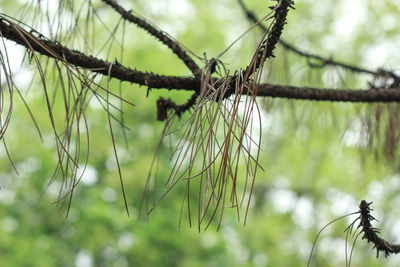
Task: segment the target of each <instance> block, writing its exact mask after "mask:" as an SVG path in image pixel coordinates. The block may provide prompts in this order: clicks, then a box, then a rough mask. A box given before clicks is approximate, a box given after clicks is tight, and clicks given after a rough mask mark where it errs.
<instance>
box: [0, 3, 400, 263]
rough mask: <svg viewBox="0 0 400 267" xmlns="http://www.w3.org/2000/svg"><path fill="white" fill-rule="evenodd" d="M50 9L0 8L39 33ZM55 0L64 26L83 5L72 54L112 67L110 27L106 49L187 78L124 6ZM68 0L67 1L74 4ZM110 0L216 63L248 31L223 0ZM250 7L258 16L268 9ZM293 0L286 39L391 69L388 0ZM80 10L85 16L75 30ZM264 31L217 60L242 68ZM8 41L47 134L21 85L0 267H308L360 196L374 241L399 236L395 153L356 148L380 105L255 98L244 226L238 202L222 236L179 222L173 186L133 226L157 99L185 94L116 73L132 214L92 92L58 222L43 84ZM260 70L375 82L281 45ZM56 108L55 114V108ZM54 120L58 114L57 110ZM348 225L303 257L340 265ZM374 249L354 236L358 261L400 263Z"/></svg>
mask: <svg viewBox="0 0 400 267" xmlns="http://www.w3.org/2000/svg"><path fill="white" fill-rule="evenodd" d="M39 2H40V3H41V5H42V6H41V7H40V8H39V7H38V3H39ZM55 2H56V1H54V2H53V1H29V0H26V1H23V0H19V1H15V0H12V1H11V0H2V1H1V2H0V9H1V12H2V13H4V14H7V15H10V16H14V17H17V18H19V19H21V20H22V21H24V22H26V23H27V24H28V25H31V26H32V27H34V28H35V29H37V30H39V31H41V32H43V33H44V34H45V35H46V33H49V31H50V30H49V29H48V28H46V27H45V26H43V25H46V21H45V19H44V18H45V17H46V14H45V10H49V12H50V15H49V16H50V17H52V16H53V17H54V14H56V12H55V10H56V9H57V4H56V3H55ZM60 2H65V6H66V7H65V10H66V12H67V15H65V16H66V17H63V16H59V19H60V20H63V19H65V20H66V18H67V17H68V12H70V13H72V12H79V11H80V12H81V13H82V14H90V16H89V15H88V16H83V15H82V16H81V17H80V21H79V23H80V24H78V25H80V26H79V27H82V28H79V27H78V30H76V31H74V32H71V34H70V36H69V35H68V34H65V33H64V37H63V38H64V39H62V40H65V42H66V44H67V46H68V47H71V48H77V49H81V50H82V51H88V52H89V53H92V54H94V55H97V56H99V57H103V58H107V59H109V60H113V59H114V58H119V57H120V55H121V47H120V46H118V45H113V46H111V48H110V49H109V47H110V46H106V47H107V48H106V49H104V48H102V46H103V44H105V43H106V40H107V38H108V37H109V36H110V32H112V31H113V29H115V27H116V25H117V24H118V23H120V26H119V27H118V29H117V30H116V33H115V39H116V40H117V41H115V43H118V42H120V43H122V36H125V37H124V40H123V43H124V50H123V54H124V57H123V60H122V63H123V64H125V65H128V66H131V67H132V68H133V67H135V68H138V69H141V70H148V71H152V72H154V73H160V74H171V75H190V73H189V72H188V70H187V69H186V68H185V66H184V65H183V64H182V63H181V62H179V60H178V59H177V58H176V57H175V56H174V55H172V53H171V52H170V51H169V50H168V49H167V48H165V47H163V46H162V45H161V44H159V43H158V42H157V41H156V40H155V39H154V38H153V37H151V36H148V35H147V34H146V33H145V32H143V31H142V30H140V29H137V28H136V27H135V26H134V25H129V24H126V25H125V26H124V27H125V28H124V27H123V26H122V24H121V22H120V21H119V17H118V15H117V14H116V13H115V12H114V11H113V10H111V9H110V8H108V7H106V6H104V4H102V3H101V1H92V2H93V3H92V5H93V10H94V11H93V10H92V11H91V12H92V13H90V12H88V7H87V4H85V3H87V2H88V1H79V0H77V1H60ZM69 2H73V8H72V4H71V5H70V6H69V5H68V4H67V3H69ZM119 2H120V4H122V5H123V6H124V7H125V8H127V9H130V8H131V9H133V10H135V11H136V12H137V13H139V14H141V15H142V16H144V17H146V18H147V19H149V20H150V21H152V22H154V23H155V24H156V25H157V26H159V27H160V28H161V29H163V30H165V31H166V32H168V33H169V34H171V35H172V36H174V37H175V38H176V39H177V40H179V41H180V42H181V43H182V44H184V45H185V46H186V47H187V48H189V49H190V50H191V51H192V52H193V53H195V54H197V55H198V56H200V57H204V56H203V53H206V56H207V58H212V57H213V56H216V55H217V54H219V53H220V52H221V51H222V50H224V49H225V48H226V47H227V46H228V45H229V44H230V43H231V42H232V41H234V40H235V39H236V38H237V37H238V36H240V34H242V33H243V32H244V31H246V30H247V29H248V28H249V27H250V24H249V23H248V21H247V19H246V18H245V16H244V15H243V12H242V10H241V9H240V7H239V5H238V4H237V2H236V1H232V0H218V1H211V0H169V1H164V0H152V1H145V0H131V1H119ZM245 3H246V4H247V5H248V6H249V8H250V9H251V10H254V12H255V13H256V14H257V15H258V16H259V17H262V16H264V15H266V14H267V13H268V12H269V9H268V7H269V6H271V5H272V4H273V3H275V2H273V3H272V2H270V1H264V0H262V1H261V0H254V1H245ZM295 6H296V10H291V11H290V15H289V19H288V24H287V25H286V27H285V30H284V33H283V37H282V38H283V39H285V40H286V41H287V42H289V43H291V44H293V45H295V46H297V47H299V48H301V49H304V50H308V51H310V52H314V53H318V54H321V55H325V56H327V57H329V56H332V57H333V58H335V59H338V60H341V61H345V62H348V63H351V64H357V65H360V66H366V67H368V68H370V69H376V68H379V67H384V68H388V69H392V70H395V71H396V70H399V66H400V54H399V53H398V51H399V48H400V36H399V34H398V29H399V23H398V17H399V15H400V7H399V5H398V3H397V1H395V0H385V1H372V0H371V1H370V0H352V1H346V0H340V1H339V0H335V1H333V0H332V1H311V0H304V1H296V3H295ZM27 7H28V8H30V9H31V11H30V12H28V13H25V14H27V15H26V16H24V17H21V16H20V14H21V9H23V8H27ZM69 8H70V9H69ZM51 12H53V13H54V14H53V15H51ZM88 17H90V18H91V20H88V21H89V22H87V24H85V18H88ZM100 21H101V22H102V23H100ZM41 25H42V26H41ZM85 25H89V27H88V28H89V30H88V33H91V34H93V37H92V36H89V38H88V39H89V40H90V41H89V42H87V43H85V42H84V41H82V40H84V38H83V37H84V33H85V31H84V30H83V29H84V27H85ZM93 25H95V26H93ZM80 29H81V30H80ZM260 36H261V32H260V31H259V30H258V29H254V30H253V31H252V32H251V33H249V34H248V35H247V36H246V37H244V38H242V39H241V40H240V41H239V42H238V43H237V44H236V45H235V46H234V47H232V49H230V50H229V51H228V52H227V53H226V54H225V55H224V56H223V57H222V58H221V60H222V61H223V62H224V63H225V66H226V68H228V69H230V70H231V71H234V70H235V69H237V68H239V67H244V66H246V65H247V64H248V62H249V60H250V59H251V57H252V53H253V52H254V49H255V47H256V46H257V43H258V42H259V41H260ZM86 37H88V36H86ZM5 42H6V47H7V51H8V53H9V55H10V57H11V58H12V60H11V63H12V68H13V70H14V73H15V81H16V83H17V85H18V87H19V89H20V92H21V94H22V95H23V96H24V99H25V100H26V101H27V103H28V105H29V107H30V109H31V111H32V113H33V115H34V116H35V118H36V120H37V123H38V125H39V126H40V129H41V132H42V136H43V142H41V140H40V137H39V135H38V132H37V130H36V129H35V125H34V124H33V122H32V120H31V118H30V115H29V113H28V112H27V109H26V107H25V106H24V104H23V102H22V101H21V99H20V98H19V97H18V96H17V95H16V94H15V96H14V110H13V114H12V121H11V124H10V126H9V128H8V130H7V133H6V135H5V137H4V140H5V141H6V143H7V148H8V150H9V152H10V154H11V157H12V159H13V162H14V163H15V165H16V168H17V170H18V173H19V174H18V175H17V174H16V172H15V171H14V169H13V167H12V165H11V164H10V161H9V160H8V157H7V154H6V151H5V149H4V146H2V147H1V148H0V186H1V190H0V266H40V267H43V266H79V267H84V266H118V267H120V266H256V267H259V266H306V265H307V261H308V258H309V255H310V252H311V247H312V244H313V241H314V238H315V237H316V235H317V233H318V231H319V230H320V229H321V228H322V227H323V226H325V225H326V224H327V223H329V222H330V221H332V220H334V219H335V218H337V217H339V216H342V215H345V214H347V213H349V212H353V211H357V210H358V204H359V202H360V201H361V200H362V199H366V200H368V201H373V202H374V204H373V208H374V209H375V211H374V214H375V215H376V217H377V218H378V219H379V223H378V222H376V225H377V226H379V227H380V228H381V229H382V232H383V235H384V237H385V238H388V239H390V240H391V241H393V242H396V241H398V242H400V225H399V222H398V218H400V210H399V208H398V207H399V205H400V198H399V194H398V193H399V190H400V177H399V175H398V172H397V170H398V166H399V165H398V163H399V162H398V161H397V160H396V157H394V159H393V160H388V159H387V158H385V157H384V156H383V153H382V151H380V150H379V149H371V148H369V147H368V142H367V141H366V140H367V137H366V135H367V133H366V131H365V128H364V122H365V120H366V117H368V116H372V115H371V114H373V113H371V112H369V110H371V109H373V108H374V107H376V106H375V105H374V104H369V105H367V104H348V103H329V102H323V103H322V102H321V103H317V102H310V101H294V100H285V99H268V98H265V99H259V100H258V101H259V104H260V107H261V108H262V130H263V137H262V140H263V143H262V151H261V156H260V162H261V165H262V167H263V168H264V169H265V171H259V173H258V175H257V179H256V185H255V189H254V195H253V201H252V203H251V206H250V210H249V216H248V220H247V224H246V226H243V221H241V222H238V221H237V218H236V213H235V210H232V211H230V210H226V211H225V214H224V218H223V220H222V226H221V229H220V230H219V231H216V228H217V227H216V226H217V225H216V223H214V224H212V225H211V227H210V228H209V229H208V230H207V231H201V232H198V229H197V228H196V227H190V226H189V224H188V223H187V220H186V218H185V216H184V217H183V220H182V226H181V228H180V230H179V229H178V223H179V217H180V206H181V201H182V197H183V195H182V194H183V189H182V188H179V187H177V188H176V190H173V191H172V192H171V193H170V194H169V195H168V196H167V197H166V198H165V199H164V200H163V201H162V202H161V203H160V204H159V205H158V207H157V208H156V209H155V210H154V211H153V212H152V213H151V214H150V216H149V217H148V218H142V219H138V213H139V208H140V202H141V198H142V192H143V188H144V184H145V180H146V178H147V175H148V172H149V169H150V165H151V161H152V159H153V156H154V153H155V151H156V149H157V145H158V142H159V138H160V134H161V131H162V129H163V123H162V122H159V121H156V100H157V99H158V97H159V96H164V97H171V98H173V99H174V100H176V101H177V102H179V103H184V102H185V100H186V99H187V98H188V97H189V96H190V92H178V91H167V90H152V91H150V93H149V95H148V96H146V93H147V92H146V91H147V88H145V87H139V86H136V85H133V84H128V83H122V84H119V83H117V82H116V81H113V82H112V85H113V86H114V88H116V89H115V90H116V92H119V90H120V89H119V88H121V92H122V96H123V97H124V98H125V99H127V100H129V101H131V102H132V103H134V104H135V106H134V107H131V106H129V105H126V104H123V110H124V121H125V125H126V126H127V128H129V129H126V131H125V132H123V131H122V130H121V129H120V128H118V127H117V124H115V136H116V146H117V149H118V155H119V158H120V161H121V170H122V175H123V179H124V183H125V189H126V193H127V201H128V204H129V210H130V213H131V214H130V217H128V216H127V214H126V212H125V208H124V203H123V198H122V194H121V187H120V181H119V177H118V171H117V165H116V162H115V157H114V153H113V148H112V141H111V137H110V134H109V132H110V129H109V127H108V122H107V115H106V113H105V112H104V109H103V107H102V106H101V105H100V104H99V102H98V100H97V99H96V98H95V97H92V99H91V100H90V102H89V105H88V107H87V119H88V122H89V127H90V132H89V136H90V156H89V162H88V167H87V170H86V172H85V173H84V175H83V178H82V181H81V182H80V184H79V186H78V187H77V189H76V191H75V193H74V198H73V200H72V206H71V208H70V212H69V216H68V218H66V217H65V215H66V209H65V206H64V207H62V208H59V207H58V206H56V205H54V204H52V203H53V202H54V201H55V200H56V199H57V196H58V189H59V186H60V184H61V181H60V179H61V178H60V179H58V180H56V181H55V182H54V183H53V184H51V186H49V187H47V183H48V182H49V179H50V178H51V177H52V174H53V171H54V168H55V166H56V163H57V153H56V147H55V141H54V136H53V134H52V130H51V127H50V123H49V117H48V112H47V109H46V107H45V104H44V103H45V102H44V93H43V89H42V86H41V84H40V81H39V79H38V77H36V76H35V75H34V73H35V66H34V63H32V62H31V63H30V62H29V57H27V56H26V54H25V50H24V49H22V48H21V47H18V46H16V45H15V44H13V43H11V42H8V41H5ZM88 47H90V49H89V48H88ZM2 49H4V48H2ZM24 56H26V57H25V59H24ZM23 59H24V63H22V64H21V61H22V60H23ZM120 62H121V61H120ZM198 62H199V63H200V64H201V61H200V60H199V61H198ZM48 75H49V76H50V77H55V76H56V73H52V71H51V70H48ZM264 76H265V77H264V81H265V82H271V83H279V84H291V85H308V86H315V87H330V88H367V87H368V85H367V82H368V81H371V77H369V76H366V75H355V74H353V73H350V72H348V71H344V70H342V69H339V68H321V69H311V68H310V67H309V65H308V62H307V60H305V59H304V58H301V57H299V56H297V55H294V54H292V53H291V52H287V51H285V50H284V49H282V48H281V47H279V46H278V47H277V50H276V59H273V60H269V61H268V62H267V64H266V66H265V70H264ZM56 80H57V79H54V82H53V81H52V80H51V79H50V78H49V80H48V83H49V85H50V86H49V90H50V92H52V91H51V90H57V89H56V88H57V82H56ZM103 82H105V81H103ZM54 101H56V104H57V101H59V100H57V97H55V100H54ZM114 101H115V103H116V104H118V105H119V104H120V102H119V101H117V100H116V99H114ZM60 104H62V103H61V102H60ZM55 106H57V105H55ZM393 107H395V108H398V106H396V105H393ZM56 111H57V108H56ZM56 114H62V108H60V110H59V113H56ZM115 114H117V115H119V114H118V113H115ZM61 118H62V115H60V117H59V118H58V119H60V120H61ZM382 127H384V126H382ZM124 136H125V137H126V138H125V137H124ZM163 153H164V152H163ZM395 153H397V154H398V152H395ZM395 155H396V154H395ZM160 158H161V160H160V165H159V175H160V176H161V177H162V176H163V175H164V176H166V175H168V173H169V170H170V168H171V164H170V163H169V161H168V154H167V153H166V152H165V154H161V155H160ZM397 158H398V157H397ZM355 218H356V216H352V217H349V218H347V219H345V220H342V221H338V222H336V223H335V224H333V225H332V226H331V227H329V229H327V230H326V231H324V232H323V233H322V234H321V236H320V238H319V241H318V243H317V248H316V251H315V253H314V256H313V259H312V264H311V265H312V266H345V238H346V234H345V233H344V230H345V228H346V226H347V225H348V224H349V223H350V222H352V221H353V220H354V219H355ZM352 240H353V239H351V238H350V240H349V243H348V246H351V245H352ZM375 256H376V253H375V251H373V250H372V245H371V244H365V242H364V241H361V238H359V240H358V242H357V243H356V246H355V250H354V253H353V257H352V265H353V266H398V264H400V258H399V257H398V256H391V257H389V258H384V257H380V258H378V259H376V258H375Z"/></svg>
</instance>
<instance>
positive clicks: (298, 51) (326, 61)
mask: <svg viewBox="0 0 400 267" xmlns="http://www.w3.org/2000/svg"><path fill="white" fill-rule="evenodd" d="M237 1H238V3H239V5H240V7H241V8H242V10H243V12H244V13H245V14H246V16H247V18H248V19H249V20H250V21H251V22H252V23H257V22H258V21H259V20H258V19H257V18H256V16H255V15H254V13H253V12H251V11H250V10H249V9H248V8H247V6H246V5H245V4H244V2H243V0H237ZM258 26H259V28H260V29H261V30H262V31H263V32H265V31H266V30H267V28H266V27H265V26H264V25H263V24H261V23H259V24H258ZM279 43H280V44H281V45H282V46H283V47H284V48H285V49H287V50H289V51H292V52H293V53H295V54H297V55H299V56H302V57H305V58H307V59H308V60H310V59H313V60H317V61H320V62H321V64H318V65H315V64H311V63H310V66H312V67H316V66H318V67H325V66H336V67H342V68H345V69H348V70H350V71H353V72H358V73H366V74H371V75H375V76H383V75H386V74H389V75H390V76H391V77H393V78H398V77H397V75H395V74H394V73H393V72H391V71H386V70H377V71H373V70H369V69H366V68H361V67H358V66H355V65H350V64H347V63H343V62H340V61H336V60H333V59H332V58H325V57H322V56H320V55H316V54H312V53H309V52H306V51H303V50H301V49H299V48H297V47H295V46H293V45H291V44H289V43H288V42H286V41H284V40H282V39H279Z"/></svg>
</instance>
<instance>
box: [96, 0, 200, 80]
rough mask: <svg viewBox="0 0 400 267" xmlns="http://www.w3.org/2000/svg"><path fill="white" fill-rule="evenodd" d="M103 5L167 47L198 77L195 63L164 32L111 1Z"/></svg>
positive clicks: (106, 0) (198, 72)
mask: <svg viewBox="0 0 400 267" xmlns="http://www.w3.org/2000/svg"><path fill="white" fill-rule="evenodd" d="M102 1H103V2H104V3H105V4H107V5H109V6H111V7H112V8H113V9H115V10H116V11H117V12H118V13H119V14H120V15H121V16H122V17H123V18H124V19H126V20H127V21H130V22H132V23H134V24H136V25H137V26H138V27H140V28H142V29H144V30H146V31H147V32H148V33H150V34H151V35H152V36H154V37H156V38H157V39H158V40H160V41H161V42H162V43H163V44H165V45H166V46H168V47H169V48H170V49H171V50H172V51H173V52H174V53H175V54H176V55H177V56H178V57H179V58H180V59H181V60H182V61H183V62H184V63H185V65H186V66H187V67H188V68H189V69H190V70H191V71H192V73H193V75H194V76H199V75H200V73H201V70H200V68H199V66H198V65H197V64H196V62H194V61H193V59H192V58H191V57H190V56H189V55H188V54H187V53H186V51H185V49H184V48H182V47H181V45H180V44H179V43H178V42H177V41H175V40H174V39H172V38H171V37H170V36H169V35H168V34H167V33H166V32H164V31H162V30H160V29H157V28H156V27H155V26H153V25H151V24H150V23H149V22H148V21H146V20H144V19H142V18H139V17H138V16H136V15H135V14H133V12H132V11H127V10H125V9H124V8H123V7H121V6H120V5H118V4H117V3H116V2H115V1H113V0H102Z"/></svg>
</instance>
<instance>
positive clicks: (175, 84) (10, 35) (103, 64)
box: [0, 17, 400, 102]
mask: <svg viewBox="0 0 400 267" xmlns="http://www.w3.org/2000/svg"><path fill="white" fill-rule="evenodd" d="M0 33H1V36H2V37H3V38H6V39H8V40H11V41H14V42H16V43H18V44H20V45H22V46H24V47H29V46H31V47H32V49H33V50H35V51H36V52H38V53H40V54H42V55H45V56H48V57H51V58H55V59H57V60H61V61H64V62H66V63H68V64H72V65H74V66H77V67H81V68H85V69H88V70H91V71H92V72H95V73H100V74H103V75H106V76H108V75H110V77H112V78H116V79H118V80H120V81H127V82H131V83H136V84H139V85H144V86H148V87H150V88H166V89H177V90H190V91H197V92H198V91H199V90H200V79H199V78H195V77H180V76H165V75H157V74H153V73H148V72H142V71H138V70H132V69H130V68H127V67H125V66H122V65H120V64H118V63H111V62H107V61H104V60H102V59H98V58H95V57H93V56H88V55H85V54H83V53H81V52H79V51H76V50H71V49H68V48H66V47H64V46H62V45H61V44H59V43H57V42H52V41H50V40H47V39H45V38H43V37H36V36H34V35H33V34H32V33H29V32H27V31H25V30H23V29H22V28H21V27H19V26H18V25H16V24H13V23H10V21H8V20H6V19H4V18H1V17H0ZM21 35H23V37H22V36H21ZM111 64H112V68H111V71H109V70H110V65H111ZM258 96H264V97H280V98H291V99H303V100H322V101H347V102H400V88H391V89H386V88H381V89H367V90H351V89H350V90H337V89H320V88H311V87H294V86H282V85H273V84H261V85H260V88H259V90H258Z"/></svg>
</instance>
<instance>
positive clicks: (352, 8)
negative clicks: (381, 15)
mask: <svg viewBox="0 0 400 267" xmlns="http://www.w3.org/2000/svg"><path fill="white" fill-rule="evenodd" d="M339 12H340V14H343V16H342V17H341V18H340V19H339V20H338V21H337V22H336V23H335V30H336V32H337V35H339V36H342V37H345V38H349V37H350V36H351V35H352V34H353V33H354V31H355V29H356V27H357V26H358V25H360V24H362V23H364V22H365V20H366V18H367V13H368V10H367V3H366V2H365V1H363V0H351V1H344V2H342V5H341V8H340V11H339Z"/></svg>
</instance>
